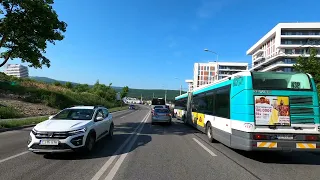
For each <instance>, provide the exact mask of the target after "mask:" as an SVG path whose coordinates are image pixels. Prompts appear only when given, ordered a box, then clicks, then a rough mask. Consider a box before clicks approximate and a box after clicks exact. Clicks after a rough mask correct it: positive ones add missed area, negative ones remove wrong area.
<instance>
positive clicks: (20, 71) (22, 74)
mask: <svg viewBox="0 0 320 180" xmlns="http://www.w3.org/2000/svg"><path fill="white" fill-rule="evenodd" d="M4 73H5V74H6V75H8V76H15V77H18V78H27V77H29V70H28V67H26V66H23V65H21V64H8V65H7V67H6V69H5V70H4Z"/></svg>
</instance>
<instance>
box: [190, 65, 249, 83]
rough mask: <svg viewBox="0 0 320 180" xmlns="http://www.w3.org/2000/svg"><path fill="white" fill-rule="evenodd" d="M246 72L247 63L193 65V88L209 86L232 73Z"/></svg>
mask: <svg viewBox="0 0 320 180" xmlns="http://www.w3.org/2000/svg"><path fill="white" fill-rule="evenodd" d="M245 70H248V63H238V62H208V63H194V69H193V88H196V87H199V86H202V85H206V84H211V83H213V82H214V81H216V80H219V79H222V78H225V77H228V76H230V75H232V74H234V73H238V72H241V71H245Z"/></svg>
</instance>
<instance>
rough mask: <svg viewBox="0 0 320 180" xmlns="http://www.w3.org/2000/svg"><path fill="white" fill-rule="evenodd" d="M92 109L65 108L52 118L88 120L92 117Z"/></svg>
mask: <svg viewBox="0 0 320 180" xmlns="http://www.w3.org/2000/svg"><path fill="white" fill-rule="evenodd" d="M93 113H94V110H93V109H65V110H63V111H61V112H60V113H58V114H57V115H55V116H54V117H53V118H52V119H59V120H90V119H92V116H93Z"/></svg>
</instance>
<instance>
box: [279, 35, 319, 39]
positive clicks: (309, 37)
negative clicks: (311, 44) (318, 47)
mask: <svg viewBox="0 0 320 180" xmlns="http://www.w3.org/2000/svg"><path fill="white" fill-rule="evenodd" d="M281 38H285V39H320V35H281Z"/></svg>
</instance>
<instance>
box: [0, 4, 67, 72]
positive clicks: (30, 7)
mask: <svg viewBox="0 0 320 180" xmlns="http://www.w3.org/2000/svg"><path fill="white" fill-rule="evenodd" d="M53 3H54V2H53V0H20V1H18V0H1V1H0V14H1V18H0V48H2V49H3V50H4V51H3V52H2V53H1V56H0V58H2V59H3V62H2V63H1V64H0V67H2V66H4V65H5V64H6V63H7V62H8V60H9V59H13V58H20V59H21V61H22V62H28V63H30V65H29V66H30V67H34V68H42V66H43V65H45V66H47V67H50V60H49V59H48V58H46V57H45V56H44V55H43V54H44V53H46V51H45V50H46V48H47V43H48V42H50V43H52V44H55V41H61V40H63V38H64V36H63V35H62V33H63V32H65V31H66V27H67V24H66V23H65V22H63V21H60V20H59V19H58V15H57V13H56V12H55V11H54V10H53V7H52V5H53Z"/></svg>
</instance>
